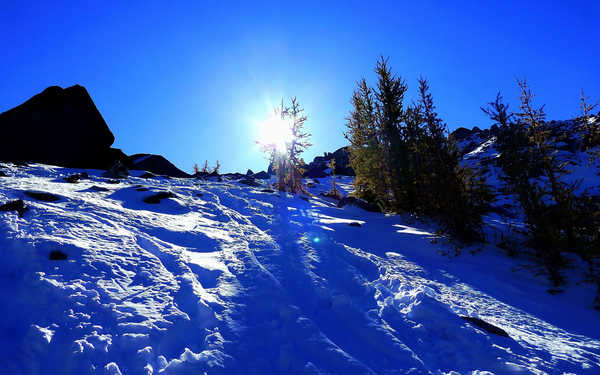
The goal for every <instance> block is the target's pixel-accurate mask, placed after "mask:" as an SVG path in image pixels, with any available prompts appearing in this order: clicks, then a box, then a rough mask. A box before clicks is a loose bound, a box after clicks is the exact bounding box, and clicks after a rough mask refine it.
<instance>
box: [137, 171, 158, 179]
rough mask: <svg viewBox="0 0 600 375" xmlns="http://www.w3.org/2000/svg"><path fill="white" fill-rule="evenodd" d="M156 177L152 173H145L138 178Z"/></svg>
mask: <svg viewBox="0 0 600 375" xmlns="http://www.w3.org/2000/svg"><path fill="white" fill-rule="evenodd" d="M156 177H158V176H157V175H155V174H154V173H152V172H145V173H144V174H143V175H141V176H140V178H156Z"/></svg>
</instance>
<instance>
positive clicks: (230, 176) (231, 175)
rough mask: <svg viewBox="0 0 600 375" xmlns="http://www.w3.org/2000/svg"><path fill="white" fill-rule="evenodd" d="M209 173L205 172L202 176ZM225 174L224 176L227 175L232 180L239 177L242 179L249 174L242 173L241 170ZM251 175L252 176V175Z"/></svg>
mask: <svg viewBox="0 0 600 375" xmlns="http://www.w3.org/2000/svg"><path fill="white" fill-rule="evenodd" d="M208 175H209V174H208V173H205V174H203V175H202V177H206V176H208ZM223 176H224V177H227V178H229V179H231V180H239V179H242V178H246V177H248V175H247V174H241V173H239V172H235V173H225V174H224V175H223ZM250 177H251V176H250Z"/></svg>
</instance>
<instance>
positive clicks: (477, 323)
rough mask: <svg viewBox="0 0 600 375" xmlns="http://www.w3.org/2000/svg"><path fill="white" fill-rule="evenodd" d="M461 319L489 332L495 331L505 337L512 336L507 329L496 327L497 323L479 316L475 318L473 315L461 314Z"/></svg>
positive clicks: (494, 332)
mask: <svg viewBox="0 0 600 375" xmlns="http://www.w3.org/2000/svg"><path fill="white" fill-rule="evenodd" d="M461 319H463V320H466V321H467V322H469V323H471V324H473V325H475V326H477V327H479V328H481V329H483V330H484V331H487V332H489V333H493V334H495V335H498V336H503V337H510V336H508V333H506V331H505V330H503V329H502V328H500V327H496V326H495V325H493V324H490V323H488V322H485V321H483V320H481V319H479V318H475V317H472V316H461Z"/></svg>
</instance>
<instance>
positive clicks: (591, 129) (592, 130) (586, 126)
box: [576, 90, 600, 159]
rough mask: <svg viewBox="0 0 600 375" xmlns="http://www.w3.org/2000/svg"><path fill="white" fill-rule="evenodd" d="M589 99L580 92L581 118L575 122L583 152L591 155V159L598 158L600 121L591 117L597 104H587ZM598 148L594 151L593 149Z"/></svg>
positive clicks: (599, 152)
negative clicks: (580, 136) (580, 137)
mask: <svg viewBox="0 0 600 375" xmlns="http://www.w3.org/2000/svg"><path fill="white" fill-rule="evenodd" d="M589 99H590V98H589V97H587V96H585V93H584V91H583V90H581V98H580V110H581V116H580V117H579V118H578V119H577V120H576V121H577V125H578V128H579V132H580V133H581V134H582V143H583V148H584V150H586V151H588V152H590V153H591V156H592V159H597V158H599V157H600V119H598V116H592V113H593V111H594V109H595V108H596V107H597V106H598V103H597V102H596V103H594V104H589V102H588V101H589ZM596 147H597V148H598V149H597V150H594V148H596Z"/></svg>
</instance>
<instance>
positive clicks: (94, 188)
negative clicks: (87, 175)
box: [90, 185, 110, 191]
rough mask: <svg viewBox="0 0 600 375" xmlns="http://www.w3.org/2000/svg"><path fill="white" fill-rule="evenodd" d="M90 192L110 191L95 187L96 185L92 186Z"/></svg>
mask: <svg viewBox="0 0 600 375" xmlns="http://www.w3.org/2000/svg"><path fill="white" fill-rule="evenodd" d="M90 190H91V191H110V189H108V188H105V187H103V186H96V185H94V186H92V187H91V188H90Z"/></svg>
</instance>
